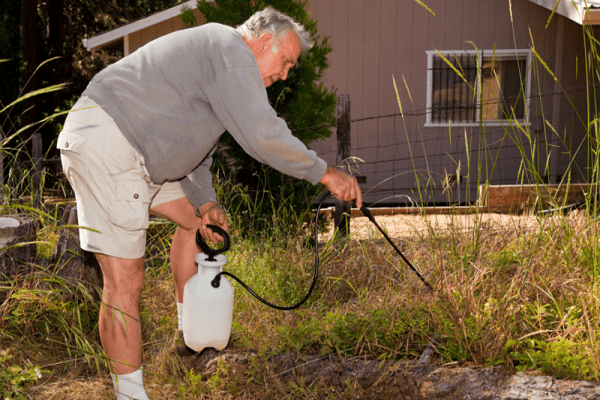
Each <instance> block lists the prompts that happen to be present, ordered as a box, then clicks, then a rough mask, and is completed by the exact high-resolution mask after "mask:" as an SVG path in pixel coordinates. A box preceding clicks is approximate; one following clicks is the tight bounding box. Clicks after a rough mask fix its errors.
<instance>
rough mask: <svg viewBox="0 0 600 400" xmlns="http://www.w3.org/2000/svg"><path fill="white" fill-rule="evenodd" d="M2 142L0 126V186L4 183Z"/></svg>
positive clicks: (0, 196) (0, 197)
mask: <svg viewBox="0 0 600 400" xmlns="http://www.w3.org/2000/svg"><path fill="white" fill-rule="evenodd" d="M3 144H4V131H3V130H2V127H1V126H0V187H1V186H2V185H4V151H2V147H3ZM2 193H4V191H0V201H1V200H2V196H3V195H2Z"/></svg>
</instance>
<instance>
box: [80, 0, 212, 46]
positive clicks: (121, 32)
mask: <svg viewBox="0 0 600 400" xmlns="http://www.w3.org/2000/svg"><path fill="white" fill-rule="evenodd" d="M208 1H209V2H211V1H213V0H208ZM197 5H198V1H197V0H189V1H186V2H185V3H182V4H178V5H176V6H173V7H171V8H169V9H166V10H164V11H161V12H158V13H155V14H152V15H149V16H148V17H146V18H142V19H139V20H137V21H134V22H130V23H129V24H126V25H123V26H120V27H118V28H115V29H111V30H109V31H107V32H104V33H101V34H99V35H96V36H92V37H91V38H87V39H81V43H82V44H83V47H85V48H86V49H87V50H88V51H92V49H94V48H96V47H99V46H102V45H105V44H108V43H111V42H114V41H117V40H119V39H121V38H122V37H124V36H126V35H129V34H131V33H134V32H137V31H139V30H142V29H144V28H147V27H149V26H152V25H155V24H158V23H160V22H163V21H166V20H167V19H169V18H173V17H175V16H177V15H179V14H181V12H182V8H183V7H186V8H188V9H192V10H193V9H195V8H197Z"/></svg>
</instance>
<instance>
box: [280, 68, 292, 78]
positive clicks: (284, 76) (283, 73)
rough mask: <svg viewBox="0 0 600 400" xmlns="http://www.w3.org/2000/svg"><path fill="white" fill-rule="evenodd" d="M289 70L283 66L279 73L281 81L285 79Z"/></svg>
mask: <svg viewBox="0 0 600 400" xmlns="http://www.w3.org/2000/svg"><path fill="white" fill-rule="evenodd" d="M289 70H290V69H289V67H285V68H284V69H283V71H281V74H279V76H280V77H281V80H282V81H285V80H286V79H287V77H288V72H289Z"/></svg>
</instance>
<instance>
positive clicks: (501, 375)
mask: <svg viewBox="0 0 600 400" xmlns="http://www.w3.org/2000/svg"><path fill="white" fill-rule="evenodd" d="M257 357H258V356H257V354H256V353H254V352H251V351H249V352H248V351H247V352H244V351H241V352H240V351H233V350H225V351H221V352H217V351H214V350H212V349H211V350H207V351H204V352H203V353H202V354H200V355H198V356H196V357H190V358H188V359H187V360H185V361H184V362H185V363H186V364H187V365H188V367H191V368H193V369H194V370H195V371H196V373H198V374H201V375H202V377H203V379H209V378H210V377H211V376H213V375H214V374H215V373H216V372H217V370H218V368H223V366H224V365H225V367H226V368H227V370H228V371H235V373H242V374H245V375H248V371H249V369H250V368H251V365H252V364H253V363H254V362H255V361H256V360H257ZM263 358H264V360H265V361H266V365H267V371H266V373H265V375H266V376H264V377H263V378H264V379H265V382H264V385H270V386H279V387H288V388H289V387H303V388H307V389H310V390H311V393H313V394H314V398H315V399H326V398H339V399H359V398H360V399H383V400H387V399H400V400H404V399H411V400H419V399H438V400H446V399H447V400H450V399H457V400H458V399H465V400H466V399H470V400H553V399H561V400H583V399H588V400H592V399H594V400H596V399H598V400H600V384H597V383H593V382H586V381H568V380H558V379H554V378H552V377H549V376H536V375H534V374H527V373H519V374H516V375H515V374H511V373H510V372H508V371H505V370H504V369H502V367H488V368H470V367H458V366H443V365H441V364H436V363H420V362H418V361H390V360H388V361H384V362H382V361H381V360H367V359H364V358H362V357H341V356H338V355H328V356H302V355H295V354H278V355H274V356H271V357H264V356H263ZM262 365H265V364H262ZM294 385H295V386H294Z"/></svg>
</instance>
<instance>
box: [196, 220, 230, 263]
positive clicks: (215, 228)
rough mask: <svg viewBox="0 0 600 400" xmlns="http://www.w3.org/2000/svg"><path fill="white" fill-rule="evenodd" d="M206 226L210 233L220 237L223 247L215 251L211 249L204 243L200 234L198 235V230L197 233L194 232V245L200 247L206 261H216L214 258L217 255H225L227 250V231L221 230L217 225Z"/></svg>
mask: <svg viewBox="0 0 600 400" xmlns="http://www.w3.org/2000/svg"><path fill="white" fill-rule="evenodd" d="M206 226H207V227H208V228H209V229H210V230H211V231H213V232H215V233H217V234H219V235H221V237H222V238H223V247H220V248H216V249H213V248H212V247H210V246H209V245H208V244H207V243H206V242H205V241H204V238H203V237H202V234H201V233H200V229H198V231H197V232H196V244H197V245H198V247H200V249H201V250H202V252H203V253H204V254H206V255H207V256H208V261H216V260H215V256H216V255H217V254H221V253H225V252H226V251H227V250H229V247H230V242H229V234H228V233H227V231H226V230H225V229H223V228H221V227H219V226H217V225H206Z"/></svg>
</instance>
